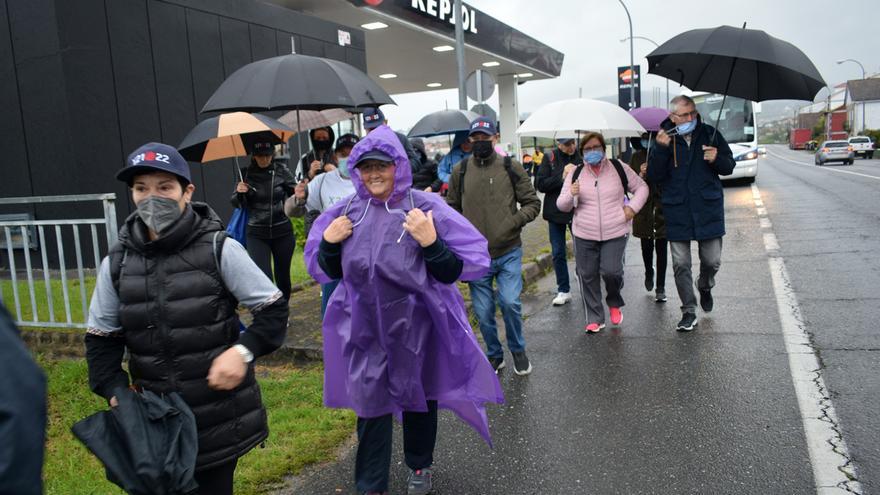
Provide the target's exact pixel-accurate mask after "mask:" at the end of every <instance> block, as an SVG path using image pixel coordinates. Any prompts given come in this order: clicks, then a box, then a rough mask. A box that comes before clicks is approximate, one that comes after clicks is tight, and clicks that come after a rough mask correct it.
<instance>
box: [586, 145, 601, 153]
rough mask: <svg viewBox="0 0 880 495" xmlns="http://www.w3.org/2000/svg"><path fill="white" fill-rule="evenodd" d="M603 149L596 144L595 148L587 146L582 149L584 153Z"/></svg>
mask: <svg viewBox="0 0 880 495" xmlns="http://www.w3.org/2000/svg"><path fill="white" fill-rule="evenodd" d="M604 149H605V147H604V146H602V145H601V144H597V145H596V146H588V147H584V153H589V152H590V151H603V150H604Z"/></svg>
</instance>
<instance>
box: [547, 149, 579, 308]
mask: <svg viewBox="0 0 880 495" xmlns="http://www.w3.org/2000/svg"><path fill="white" fill-rule="evenodd" d="M556 148H557V149H556V150H554V151H551V152H549V153H545V154H544V161H543V162H542V163H540V164H539V165H538V170H537V172H535V188H536V189H538V191H541V192H542V193H544V211H543V216H544V220H547V226H548V228H549V230H550V248H551V252H552V254H553V271H554V272H556V290H557V293H556V297H554V298H553V305H554V306H562V305H563V304H565V303H567V302H569V301H571V283H570V281H569V276H568V249H567V247H566V241H565V232H566V231H567V230H570V229H571V217H572V214H571V212H570V211H569V212H565V211H561V210H560V209H559V208H558V207H557V206H556V199H557V198H558V197H559V193H560V191H562V185H563V183H564V181H565V177H566V176H568V175H569V174H570V173H571V172H572V170H574V169H575V167H577V166H578V165H580V164H581V163H582V162H583V157H581V154H580V152H578V149H577V143H576V142H575V139H574V138H562V139H557V140H556Z"/></svg>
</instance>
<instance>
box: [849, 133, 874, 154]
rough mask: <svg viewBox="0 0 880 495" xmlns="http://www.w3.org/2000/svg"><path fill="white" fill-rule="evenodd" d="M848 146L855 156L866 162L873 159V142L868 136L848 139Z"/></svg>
mask: <svg viewBox="0 0 880 495" xmlns="http://www.w3.org/2000/svg"><path fill="white" fill-rule="evenodd" d="M849 144H851V145H852V147H853V152H855V154H856V156H861V157H862V158H864V159H866V160H870V159H871V158H874V142H873V141H871V138H869V137H868V136H853V137H851V138H849Z"/></svg>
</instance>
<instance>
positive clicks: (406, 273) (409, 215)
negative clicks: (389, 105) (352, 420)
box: [305, 126, 504, 494]
mask: <svg viewBox="0 0 880 495" xmlns="http://www.w3.org/2000/svg"><path fill="white" fill-rule="evenodd" d="M349 164H350V166H351V180H352V182H353V183H354V186H355V191H356V193H355V195H353V196H351V197H350V198H347V199H345V200H342V201H340V202H339V203H338V204H336V205H335V206H333V207H332V208H330V209H329V210H327V211H326V212H325V213H324V214H322V215H321V216H320V217H318V219H317V220H316V221H315V224H314V225H313V227H312V230H311V232H310V235H309V239H308V242H307V243H306V249H305V253H306V254H305V255H306V262H307V264H308V269H309V273H310V274H311V275H312V276H313V277H314V278H315V279H316V280H317V281H318V282H321V283H326V282H329V281H330V280H333V279H339V278H341V279H342V282H341V283H340V285H339V286H338V288H337V289H336V291H334V292H333V295H332V296H331V299H330V301H329V303H328V306H327V315H326V317H325V319H324V366H325V370H324V404H325V405H326V406H327V407H341V408H351V409H354V411H355V413H357V416H358V422H357V431H358V439H359V444H358V452H357V459H356V464H355V480H356V482H357V489H358V491H359V492H363V493H382V492H385V491H386V490H387V489H388V476H389V473H388V471H389V466H390V462H391V431H392V428H391V425H392V424H391V417H392V415H395V416H397V417H398V418H400V417H401V416H402V420H403V431H404V454H405V459H406V463H407V466H408V467H409V468H410V469H411V470H412V473H411V474H410V480H409V487H408V493H409V494H422V493H428V492H430V489H431V471H430V466H431V464H432V462H433V450H434V443H435V439H436V433H437V409H438V407H439V408H443V409H450V410H452V411H453V412H455V414H457V415H458V417H459V418H461V419H462V420H463V421H464V422H465V423H467V424H469V425H470V426H471V427H473V428H474V429H475V430H476V431H477V432H478V433H480V435H482V437H483V438H484V439H485V440H486V441H487V442H490V438H489V423H488V419H487V417H486V410H485V404H486V403H487V402H495V403H501V402H503V400H504V398H503V394H502V392H501V386H500V385H499V383H498V379H497V377H496V376H495V373H494V372H493V370H492V367H491V365H490V364H489V361H488V360H487V359H486V357H485V355H484V354H483V352H482V350H481V349H480V347H479V344H478V343H477V340H476V337H475V336H474V333H473V331H472V330H471V327H470V324H469V322H468V318H467V313H466V311H465V308H464V301H463V299H462V297H461V294H460V293H459V291H458V289H457V288H456V287H455V285H454V283H455V281H456V280H459V279H460V280H465V281H467V280H475V279H478V278H480V277H482V276H483V275H485V273H486V272H487V270H488V268H489V252H488V245H487V242H486V239H485V238H484V237H483V236H482V235H481V234H480V233H479V232H478V231H477V230H476V229H475V228H474V227H473V226H472V225H471V224H470V223H469V222H468V221H467V220H466V219H465V218H464V217H463V216H461V215H460V214H459V213H458V212H456V211H454V210H453V209H452V208H450V207H449V206H447V205H446V203H445V202H444V201H443V200H442V198H441V197H440V196H439V195H436V194H431V193H426V192H422V191H414V190H412V188H411V184H412V176H411V171H410V167H409V162H408V159H407V156H406V153H405V152H404V150H403V148H402V147H401V145H400V141H399V140H398V138H397V136H396V135H395V134H394V132H393V131H392V130H391V129H389V128H388V127H386V126H381V127H378V128H376V129H375V130H373V131H372V132H370V134H369V135H368V136H367V137H365V138H364V139H363V140H361V141H360V142H359V143H358V144H357V145H355V147H354V148H353V149H352V152H351V156H350V157H349Z"/></svg>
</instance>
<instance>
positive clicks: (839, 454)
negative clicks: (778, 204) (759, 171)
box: [752, 184, 862, 495]
mask: <svg viewBox="0 0 880 495" xmlns="http://www.w3.org/2000/svg"><path fill="white" fill-rule="evenodd" d="M760 194H761V193H760V190H759V189H758V186H757V185H755V184H752V195H753V196H754V197H755V198H756V201H757V200H758V198H760ZM762 217H766V210H765V212H764V214H763V215H762ZM762 219H763V218H762ZM768 222H769V219H768ZM762 226H763V225H762ZM764 247H765V249H766V251H767V254H768V255H769V257H768V260H767V261H768V264H769V266H770V277H771V279H772V281H773V291H774V292H775V294H776V306H777V308H778V310H779V321H780V323H781V324H782V336H783V341H784V342H785V351H786V354H788V365H789V368H790V371H791V379H792V382H793V383H794V390H795V395H797V399H798V408H799V409H800V412H801V420H802V422H803V425H804V434H805V435H806V439H807V449H808V450H809V453H810V463H811V464H812V467H813V479H814V481H815V482H816V493H817V494H819V495H825V494H833V493H861V492H862V487H861V484H860V483H859V482H858V481H856V473H855V467H854V466H853V465H852V461H851V460H850V459H851V457H850V455H849V451H848V450H847V447H846V442H845V441H844V440H843V436H842V435H841V433H840V427H839V422H838V419H837V413H836V412H835V411H834V405H833V404H832V403H831V399H830V397H829V396H828V392H827V388H826V387H825V380H824V379H823V378H822V368H821V366H820V365H819V360H818V358H817V357H816V353H815V350H814V349H813V345H812V343H811V342H810V336H809V335H808V334H807V332H806V324H805V323H804V320H803V317H802V316H801V309H800V305H799V304H798V301H797V297H796V296H795V293H794V290H793V289H792V287H791V281H790V279H789V277H788V270H786V268H785V260H784V259H783V258H782V256H780V255H779V242H778V241H777V239H776V235H775V234H774V233H772V232H765V233H764Z"/></svg>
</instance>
